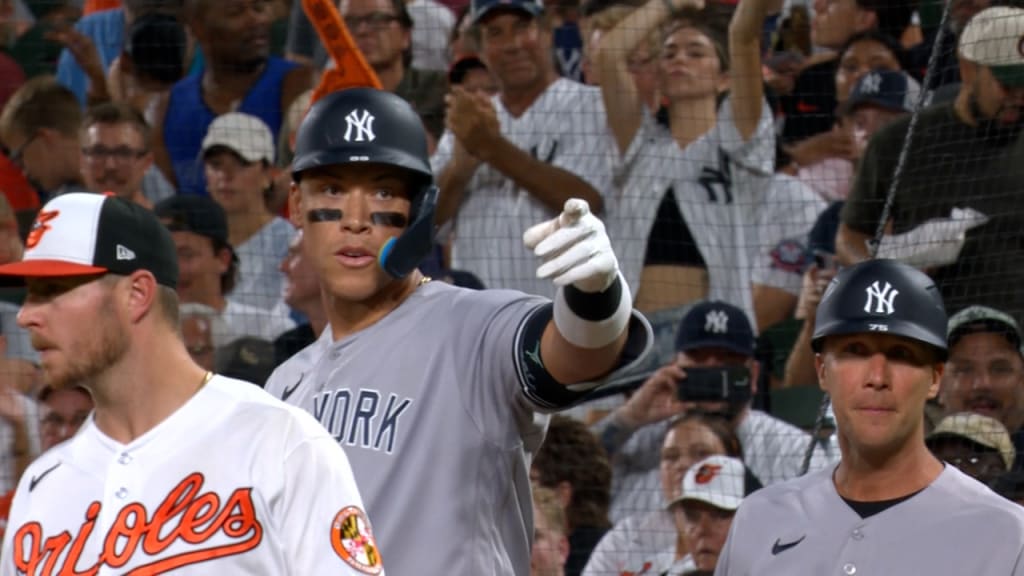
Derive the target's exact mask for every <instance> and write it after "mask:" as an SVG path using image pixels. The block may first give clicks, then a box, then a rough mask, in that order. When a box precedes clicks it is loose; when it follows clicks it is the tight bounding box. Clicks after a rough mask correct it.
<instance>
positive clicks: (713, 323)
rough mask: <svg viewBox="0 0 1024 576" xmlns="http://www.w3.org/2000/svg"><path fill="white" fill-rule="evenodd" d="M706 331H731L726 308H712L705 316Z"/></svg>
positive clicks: (723, 332) (716, 332)
mask: <svg viewBox="0 0 1024 576" xmlns="http://www.w3.org/2000/svg"><path fill="white" fill-rule="evenodd" d="M704 331H705V332H713V333H715V334H725V333H726V332H728V331H729V315H728V314H726V313H725V310H712V311H710V312H708V314H707V316H705V317H704Z"/></svg>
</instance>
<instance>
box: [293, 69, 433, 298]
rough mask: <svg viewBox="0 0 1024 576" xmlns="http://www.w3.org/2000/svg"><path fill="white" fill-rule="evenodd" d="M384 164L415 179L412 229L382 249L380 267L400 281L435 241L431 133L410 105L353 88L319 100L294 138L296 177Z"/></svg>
mask: <svg viewBox="0 0 1024 576" xmlns="http://www.w3.org/2000/svg"><path fill="white" fill-rule="evenodd" d="M355 163H360V164H366V163H373V164H384V165H387V166H394V167H395V168H401V169H402V170H404V171H405V172H406V173H407V174H408V175H410V176H411V177H412V179H413V190H412V197H411V198H410V200H411V208H410V212H409V222H410V224H409V227H408V228H406V230H405V232H403V233H402V234H401V235H399V236H398V237H397V238H392V239H391V240H390V241H388V243H387V244H385V245H384V247H383V248H381V251H380V254H379V255H378V260H379V261H380V265H381V268H383V269H384V271H385V272H387V273H388V274H390V275H391V276H394V277H395V278H402V277H404V276H406V275H407V274H409V273H410V272H412V271H413V269H415V268H416V266H417V265H418V264H419V263H420V261H422V260H423V258H424V257H425V256H426V255H427V254H428V253H430V250H431V248H432V246H433V243H434V208H435V207H436V205H437V194H438V190H437V187H436V186H434V175H433V173H432V172H431V170H430V161H429V155H428V154H427V135H426V131H425V130H424V128H423V122H422V121H421V120H420V117H419V115H417V114H416V111H415V110H413V109H412V107H411V106H410V105H409V103H408V102H406V101H405V100H403V99H402V98H400V97H399V96H396V95H395V94H392V93H391V92H384V91H381V90H376V89H373V88H350V89H348V90H341V91H338V92H332V93H330V94H328V95H326V96H324V97H323V98H321V99H319V100H317V102H316V103H315V104H313V106H312V107H311V108H310V109H309V112H308V113H307V114H306V117H305V118H304V119H303V120H302V124H300V125H299V131H298V134H297V135H296V137H295V159H294V160H293V161H292V179H293V180H295V181H296V182H298V181H299V179H300V178H301V177H302V173H303V172H305V171H307V170H310V169H313V168H319V167H321V166H332V165H336V164H355Z"/></svg>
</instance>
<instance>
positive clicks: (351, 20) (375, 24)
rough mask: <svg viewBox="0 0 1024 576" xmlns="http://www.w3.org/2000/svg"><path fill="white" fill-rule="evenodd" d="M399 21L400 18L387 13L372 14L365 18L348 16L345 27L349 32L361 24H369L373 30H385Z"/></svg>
mask: <svg viewBox="0 0 1024 576" xmlns="http://www.w3.org/2000/svg"><path fill="white" fill-rule="evenodd" d="M397 20H398V16H395V15H394V14H388V13H387V12H370V13H369V14H367V15H365V16H346V17H345V26H348V29H349V30H356V29H357V28H359V25H360V24H367V25H368V26H369V27H370V29H371V30H383V29H385V28H387V27H388V25H389V24H391V23H392V22H395V21H397Z"/></svg>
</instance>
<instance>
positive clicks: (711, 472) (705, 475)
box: [693, 464, 722, 484]
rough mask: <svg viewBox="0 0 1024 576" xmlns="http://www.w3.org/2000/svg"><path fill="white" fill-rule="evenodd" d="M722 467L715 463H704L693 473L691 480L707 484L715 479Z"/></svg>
mask: <svg viewBox="0 0 1024 576" xmlns="http://www.w3.org/2000/svg"><path fill="white" fill-rule="evenodd" d="M721 469H722V467H721V466H719V465H717V464H705V465H703V466H701V467H700V468H699V469H697V474H695V475H694V477H693V481H694V482H696V483H697V484H707V483H708V482H711V481H712V480H714V479H715V476H717V475H718V472H719V470H721Z"/></svg>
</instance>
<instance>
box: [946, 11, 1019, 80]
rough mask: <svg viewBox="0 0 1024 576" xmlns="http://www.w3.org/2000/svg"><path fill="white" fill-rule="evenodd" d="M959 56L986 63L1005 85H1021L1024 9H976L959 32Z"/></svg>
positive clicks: (977, 62)
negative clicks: (972, 16)
mask: <svg viewBox="0 0 1024 576" xmlns="http://www.w3.org/2000/svg"><path fill="white" fill-rule="evenodd" d="M960 56H961V57H963V58H965V59H967V60H969V61H971V62H974V63H975V64H980V65H982V66H986V67H988V68H989V69H990V70H992V74H993V75H994V76H995V77H996V79H997V80H999V82H1000V83H1001V84H1003V85H1004V86H1012V87H1022V86H1024V9H1021V8H1012V7H1009V6H993V7H991V8H986V9H985V10H982V11H981V12H978V13H977V14H976V15H975V16H974V18H971V21H970V22H968V23H967V27H966V28H964V31H963V33H962V34H961V35H960Z"/></svg>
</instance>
